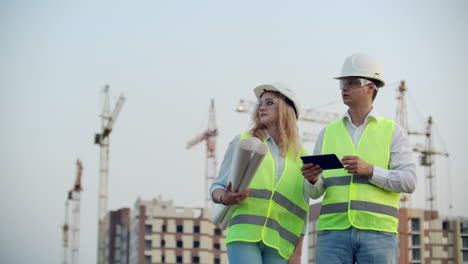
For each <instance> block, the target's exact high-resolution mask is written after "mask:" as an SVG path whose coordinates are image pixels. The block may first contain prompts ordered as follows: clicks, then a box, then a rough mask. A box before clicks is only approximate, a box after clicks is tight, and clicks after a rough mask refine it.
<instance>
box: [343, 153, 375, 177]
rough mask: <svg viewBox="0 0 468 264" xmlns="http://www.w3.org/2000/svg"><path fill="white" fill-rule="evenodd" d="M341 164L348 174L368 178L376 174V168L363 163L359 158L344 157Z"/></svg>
mask: <svg viewBox="0 0 468 264" xmlns="http://www.w3.org/2000/svg"><path fill="white" fill-rule="evenodd" d="M341 163H343V165H344V166H345V168H344V169H345V170H346V171H347V172H348V173H351V174H357V175H361V176H368V177H369V178H370V177H372V175H373V174H374V166H373V165H372V164H369V163H367V162H365V161H363V160H362V159H361V158H360V157H359V156H344V157H343V159H342V160H341Z"/></svg>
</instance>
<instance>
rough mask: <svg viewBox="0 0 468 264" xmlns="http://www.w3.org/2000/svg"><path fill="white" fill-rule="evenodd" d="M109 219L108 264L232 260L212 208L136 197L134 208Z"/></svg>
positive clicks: (222, 263) (222, 262)
mask: <svg viewBox="0 0 468 264" xmlns="http://www.w3.org/2000/svg"><path fill="white" fill-rule="evenodd" d="M107 220H108V221H106V223H108V226H107V227H106V228H105V230H106V231H107V232H106V234H105V239H104V241H105V250H104V251H105V259H104V262H105V263H109V264H127V263H132V264H152V263H153V264H154V263H206V264H213V263H214V264H228V263H229V262H228V260H227V255H226V248H225V246H224V244H225V236H224V234H223V231H222V230H221V229H220V228H218V227H217V226H215V225H213V224H212V223H211V210H210V209H206V208H190V207H175V206H173V205H172V201H163V200H161V199H153V200H141V199H137V200H136V202H135V205H134V208H133V209H128V208H123V209H121V210H118V211H115V212H111V213H110V214H108V215H107Z"/></svg>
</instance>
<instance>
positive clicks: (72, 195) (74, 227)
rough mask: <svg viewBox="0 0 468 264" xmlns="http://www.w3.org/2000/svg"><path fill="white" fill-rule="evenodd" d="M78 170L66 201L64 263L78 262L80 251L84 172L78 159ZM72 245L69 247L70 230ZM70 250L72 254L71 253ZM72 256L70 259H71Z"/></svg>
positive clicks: (75, 263)
mask: <svg viewBox="0 0 468 264" xmlns="http://www.w3.org/2000/svg"><path fill="white" fill-rule="evenodd" d="M76 166H77V171H76V178H75V184H74V185H73V188H72V189H71V190H70V191H68V193H67V200H66V202H65V223H64V225H63V227H62V228H63V233H62V236H63V238H62V240H63V262H62V263H63V264H67V263H71V264H78V259H79V251H80V210H81V191H82V188H81V177H82V174H83V165H82V163H81V161H80V160H79V159H78V160H77V161H76ZM70 201H71V203H72V219H71V223H70V224H69V219H68V217H69V202H70ZM70 231H71V236H70V238H71V239H70V241H71V243H70V247H69V243H68V242H69V232H70ZM69 251H70V252H71V254H70V255H69V254H68V253H69ZM69 257H70V259H69Z"/></svg>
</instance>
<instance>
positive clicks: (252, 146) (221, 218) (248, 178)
mask: <svg viewBox="0 0 468 264" xmlns="http://www.w3.org/2000/svg"><path fill="white" fill-rule="evenodd" d="M267 152H268V147H267V146H266V145H265V144H263V143H262V142H261V141H260V139H258V138H256V137H250V138H247V139H242V140H240V142H239V145H238V147H237V148H236V150H235V152H234V156H233V162H232V171H231V175H230V176H229V181H228V184H229V182H231V186H232V190H233V191H236V192H239V191H244V190H245V189H247V188H248V187H249V185H250V182H252V179H253V177H254V176H255V173H256V172H257V169H258V167H259V166H260V163H261V162H262V160H263V158H264V157H265V155H266V153H267ZM236 207H237V205H230V206H225V205H222V204H220V205H218V206H217V207H216V209H215V211H214V213H213V217H212V222H213V224H215V225H219V226H220V227H221V228H222V229H226V228H227V226H228V224H229V219H230V218H231V215H232V213H233V212H234V210H235V209H236Z"/></svg>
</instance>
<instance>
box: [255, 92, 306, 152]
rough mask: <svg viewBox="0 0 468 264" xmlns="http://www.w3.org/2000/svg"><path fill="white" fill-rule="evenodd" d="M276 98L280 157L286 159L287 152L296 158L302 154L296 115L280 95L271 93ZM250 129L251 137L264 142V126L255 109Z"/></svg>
mask: <svg viewBox="0 0 468 264" xmlns="http://www.w3.org/2000/svg"><path fill="white" fill-rule="evenodd" d="M273 93H274V94H275V96H276V97H278V124H277V125H278V132H279V143H278V147H279V148H280V155H281V156H282V157H286V154H287V153H288V151H289V152H290V153H291V154H292V155H293V157H294V158H298V157H299V155H300V154H301V152H302V146H301V142H300V139H299V129H298V127H297V118H296V113H295V112H294V109H293V107H291V106H290V105H288V104H286V102H285V101H284V99H283V95H282V94H278V93H277V92H273ZM252 123H253V124H252V128H251V129H250V130H249V133H250V134H252V136H254V137H257V138H259V139H260V140H262V141H263V140H265V138H266V133H265V130H266V126H264V125H262V124H261V123H260V118H259V117H258V112H257V108H255V111H254V112H253V113H252Z"/></svg>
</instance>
